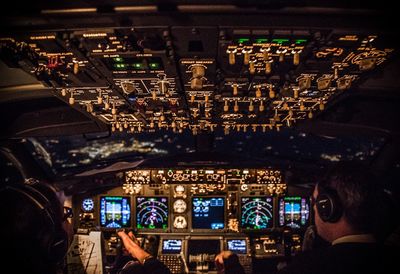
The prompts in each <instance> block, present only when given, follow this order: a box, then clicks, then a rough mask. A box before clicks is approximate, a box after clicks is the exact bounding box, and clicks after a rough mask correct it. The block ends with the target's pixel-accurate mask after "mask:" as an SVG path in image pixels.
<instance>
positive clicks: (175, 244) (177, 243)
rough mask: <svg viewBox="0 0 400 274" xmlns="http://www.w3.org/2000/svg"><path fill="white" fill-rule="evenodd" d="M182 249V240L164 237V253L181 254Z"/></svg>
mask: <svg viewBox="0 0 400 274" xmlns="http://www.w3.org/2000/svg"><path fill="white" fill-rule="evenodd" d="M181 250H182V240H175V239H168V240H167V239H164V240H163V241H162V253H163V254H179V253H180V252H181Z"/></svg>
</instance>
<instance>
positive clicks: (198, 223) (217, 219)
mask: <svg viewBox="0 0 400 274" xmlns="http://www.w3.org/2000/svg"><path fill="white" fill-rule="evenodd" d="M224 205H225V198H223V197H213V198H211V197H193V198H192V228H194V229H224V228H225V215H224V214H225V206H224Z"/></svg>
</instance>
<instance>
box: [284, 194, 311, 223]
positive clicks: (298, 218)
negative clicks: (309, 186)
mask: <svg viewBox="0 0 400 274" xmlns="http://www.w3.org/2000/svg"><path fill="white" fill-rule="evenodd" d="M309 219H310V204H309V199H307V198H302V197H299V196H292V197H283V198H280V199H279V226H287V227H291V228H303V227H306V226H307V225H308V221H309Z"/></svg>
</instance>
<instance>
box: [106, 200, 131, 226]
mask: <svg viewBox="0 0 400 274" xmlns="http://www.w3.org/2000/svg"><path fill="white" fill-rule="evenodd" d="M130 220H131V207H130V198H129V197H120V196H104V197H100V226H101V227H106V228H121V227H129V226H130Z"/></svg>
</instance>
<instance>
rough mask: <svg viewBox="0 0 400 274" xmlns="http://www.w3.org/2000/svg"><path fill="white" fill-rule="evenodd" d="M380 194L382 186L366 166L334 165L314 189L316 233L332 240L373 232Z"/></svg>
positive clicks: (380, 205) (379, 206)
mask: <svg viewBox="0 0 400 274" xmlns="http://www.w3.org/2000/svg"><path fill="white" fill-rule="evenodd" d="M383 197H384V192H383V188H382V186H381V185H380V183H379V181H378V180H377V179H376V178H375V176H374V174H372V173H371V172H370V171H369V170H368V169H366V168H363V167H361V166H353V165H352V166H350V165H344V164H340V165H337V166H336V167H335V168H334V169H333V170H332V171H331V172H330V173H329V174H328V175H327V176H326V178H325V179H324V180H321V182H319V183H318V184H317V185H316V187H315V188H314V193H313V200H314V207H313V208H314V212H315V225H316V228H317V233H318V235H319V236H321V237H322V238H323V239H324V240H326V241H329V242H332V241H334V240H335V239H337V238H340V237H343V236H346V235H354V234H365V233H373V232H375V231H376V230H377V227H378V225H379V223H378V221H377V220H378V219H379V218H378V217H379V208H382V206H383V203H384V198H383Z"/></svg>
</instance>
